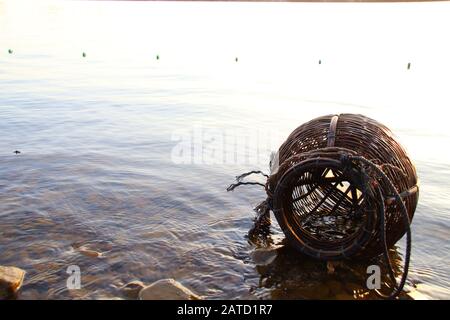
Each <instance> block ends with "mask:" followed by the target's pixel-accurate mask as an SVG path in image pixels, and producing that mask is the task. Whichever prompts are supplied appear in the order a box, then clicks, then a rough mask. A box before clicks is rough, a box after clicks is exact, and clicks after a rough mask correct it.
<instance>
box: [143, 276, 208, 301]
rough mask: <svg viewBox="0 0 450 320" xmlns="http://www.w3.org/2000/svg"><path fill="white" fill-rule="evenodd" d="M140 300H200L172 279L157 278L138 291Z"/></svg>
mask: <svg viewBox="0 0 450 320" xmlns="http://www.w3.org/2000/svg"><path fill="white" fill-rule="evenodd" d="M139 299H141V300H200V299H201V298H200V297H199V296H198V295H196V294H195V293H193V292H192V291H191V290H189V289H188V288H186V287H185V286H183V285H182V284H181V283H179V282H177V281H175V280H174V279H162V280H158V281H156V282H154V283H152V284H151V285H149V286H147V287H145V288H143V289H142V290H141V291H140V292H139Z"/></svg>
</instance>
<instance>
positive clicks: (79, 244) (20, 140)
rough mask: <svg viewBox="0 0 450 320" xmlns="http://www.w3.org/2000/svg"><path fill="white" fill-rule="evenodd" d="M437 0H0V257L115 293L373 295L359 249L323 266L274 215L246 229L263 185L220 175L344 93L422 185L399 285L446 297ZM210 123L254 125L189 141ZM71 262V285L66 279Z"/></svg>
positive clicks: (54, 288) (445, 97) (243, 166)
mask: <svg viewBox="0 0 450 320" xmlns="http://www.w3.org/2000/svg"><path fill="white" fill-rule="evenodd" d="M449 13H450V4H449V3H427V4H421V3H416V4H408V3H406V4H383V5H380V4H360V5H352V4H310V3H308V4H302V3H160V2H109V1H101V2H93V1H80V2H78V1H26V2H24V1H5V0H0V253H1V255H0V265H15V266H18V267H20V268H23V269H25V270H26V271H27V276H26V279H25V283H24V286H23V288H22V290H21V292H20V295H19V296H18V298H19V299H28V298H36V299H47V298H52V299H67V298H96V299H97V298H125V297H124V296H123V295H122V294H121V292H120V290H119V288H120V286H122V285H123V284H124V283H127V282H129V281H131V280H135V279H138V280H142V281H144V282H146V283H150V282H152V281H155V280H158V279H161V278H167V277H172V278H175V279H177V280H178V281H180V282H181V283H183V284H184V285H186V286H188V287H189V288H191V289H192V290H194V291H196V292H197V293H198V294H200V295H202V296H205V297H207V298H212V299H214V298H248V299H254V298H263V299H270V298H275V299H282V298H296V299H297V298H328V299H334V298H338V299H340V298H352V297H353V296H355V297H357V298H367V297H369V298H370V297H373V295H372V294H368V292H367V290H365V289H364V288H365V278H366V274H365V271H366V269H365V268H366V267H367V265H368V264H370V262H369V261H367V262H359V263H356V262H353V263H350V262H349V263H346V264H344V265H343V266H340V267H339V268H338V269H337V271H336V272H335V273H334V274H328V273H327V268H326V265H325V264H324V263H323V262H316V261H313V260H311V259H309V258H305V257H303V256H299V255H298V254H297V253H296V252H293V251H292V250H291V249H289V248H288V247H287V246H284V242H283V238H284V236H283V234H282V233H281V231H280V230H279V228H278V226H277V224H276V222H275V220H274V223H273V226H272V234H271V236H270V238H269V241H267V243H266V242H260V243H259V242H258V243H251V242H249V241H248V239H247V238H246V234H247V232H248V230H249V229H250V228H251V226H252V217H253V216H254V213H253V211H252V207H254V206H255V205H256V204H258V203H259V201H261V200H263V199H264V192H263V190H261V189H259V188H257V187H249V188H242V189H240V190H239V192H237V191H236V192H234V193H227V192H226V190H225V189H226V187H227V185H228V184H230V183H231V182H232V181H233V179H234V176H235V175H236V174H239V173H242V172H244V171H248V170H250V169H263V170H265V171H267V166H268V161H269V154H270V151H272V150H276V149H277V147H278V146H279V145H280V144H281V143H282V142H283V140H284V139H285V138H286V137H287V135H288V134H289V133H290V132H291V131H292V130H293V129H294V128H295V127H297V126H298V125H300V124H301V123H303V122H305V121H307V120H309V119H311V118H313V117H316V116H320V115H323V114H330V113H341V112H355V113H363V114H365V115H367V116H370V117H373V118H375V119H377V120H379V121H381V122H383V123H385V124H386V125H388V126H389V127H390V128H391V129H392V130H393V131H394V132H395V133H396V134H397V135H398V137H399V138H400V140H401V141H402V142H403V144H404V145H405V147H406V148H407V149H408V150H409V152H410V155H411V157H412V159H413V160H414V161H415V163H416V165H417V170H418V174H419V177H420V181H421V198H420V201H419V206H418V209H417V211H416V216H415V219H414V222H413V254H412V263H411V272H410V276H409V280H408V284H407V287H406V290H407V293H405V297H406V296H409V297H412V298H433V299H442V298H447V299H448V298H450V290H449V271H450V267H449V261H450V257H449V249H450V248H449V241H448V240H449V237H450V216H449V204H450V200H449V199H450V191H449V190H450V170H449V164H450V153H449V152H448V148H447V147H448V145H449V142H450V130H449V125H448V117H447V114H448V111H447V109H448V106H449V103H450V97H449V94H448V82H449V75H450V73H449V71H450V62H449V61H448V57H449V56H450V50H449V47H448V44H447V43H446V40H445V39H447V31H448V30H450V20H448V15H449ZM9 49H11V50H12V53H9V52H8V50H9ZM83 52H84V53H85V55H86V56H85V57H83V55H82V53H83ZM318 60H321V64H320V65H319V64H318ZM408 62H410V63H411V69H410V70H407V68H406V65H407V63H408ZM198 132H200V134H199V135H198ZM218 136H219V137H220V136H222V137H225V138H231V139H235V140H232V141H239V140H243V139H249V141H250V142H249V143H246V144H244V148H233V146H235V145H236V144H232V148H231V149H229V148H225V149H224V150H223V153H222V154H223V155H225V156H226V157H228V156H230V158H229V159H232V160H231V161H225V163H224V162H223V161H212V162H213V163H211V161H209V162H208V161H206V160H205V161H203V160H202V161H195V159H197V158H195V152H196V151H195V150H203V149H195V148H197V147H203V148H204V147H206V148H208V146H211V143H212V142H211V139H212V140H214V139H217V137H218ZM255 136H256V137H257V138H256V140H254V137H255ZM183 137H184V138H186V137H187V138H188V140H189V141H188V142H192V144H193V145H194V151H193V154H192V155H191V157H188V160H189V161H187V162H186V161H178V160H179V159H178V160H177V158H176V153H174V150H176V148H177V146H178V147H179V146H180V139H184V138H183ZM196 137H197V138H198V137H200V138H199V139H197V138H196ZM252 139H253V140H252ZM219 140H220V139H219ZM252 141H253V143H252ZM216 142H217V141H216ZM14 150H20V151H21V154H19V155H15V154H13V151H14ZM254 155H256V157H255V156H254ZM205 159H206V158H205ZM239 159H240V160H239ZM190 160H192V161H190ZM219 160H220V159H219ZM214 162H216V163H214ZM403 248H404V247H403V243H399V247H398V251H395V250H394V251H393V252H392V255H393V257H395V259H396V261H397V264H399V265H401V258H402V252H403V250H402V249H403ZM93 252H94V253H93ZM96 253H100V256H97V254H96ZM69 265H78V266H80V268H81V271H82V289H81V290H67V288H66V279H67V276H68V275H67V274H66V269H67V267H68V266H69Z"/></svg>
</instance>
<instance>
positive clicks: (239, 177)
mask: <svg viewBox="0 0 450 320" xmlns="http://www.w3.org/2000/svg"><path fill="white" fill-rule="evenodd" d="M251 174H261V175H263V176H264V177H266V178H267V179H269V175H268V174H265V173H264V172H262V171H260V170H253V171H249V172H246V173H243V174H241V175H240V176H236V181H241V180H242V179H243V178H245V177H247V176H249V175H251Z"/></svg>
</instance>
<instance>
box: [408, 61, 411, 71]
mask: <svg viewBox="0 0 450 320" xmlns="http://www.w3.org/2000/svg"><path fill="white" fill-rule="evenodd" d="M409 69H411V62H408V70H409Z"/></svg>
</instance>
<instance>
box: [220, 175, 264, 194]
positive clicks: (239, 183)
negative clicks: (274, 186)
mask: <svg viewBox="0 0 450 320" xmlns="http://www.w3.org/2000/svg"><path fill="white" fill-rule="evenodd" d="M251 174H261V175H263V176H264V177H266V178H267V179H269V175H267V174H265V173H264V172H262V171H260V170H252V171H249V172H246V173H243V174H241V175H239V176H236V181H237V182H236V183H233V184H230V186H229V187H228V188H227V191H233V190H234V189H236V188H237V187H239V186H242V185H258V186H263V187H264V188H265V187H266V185H265V184H263V183H260V182H243V181H242V179H244V178H245V177H247V176H249V175H251Z"/></svg>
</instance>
